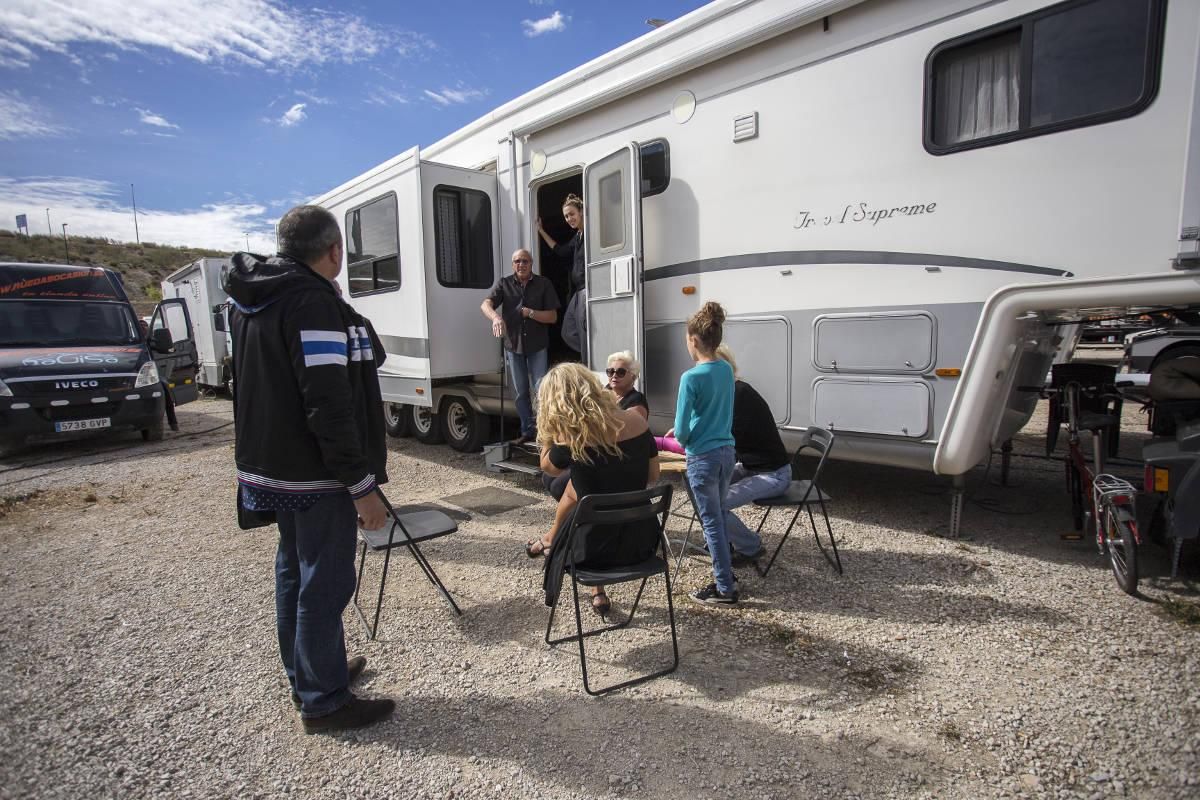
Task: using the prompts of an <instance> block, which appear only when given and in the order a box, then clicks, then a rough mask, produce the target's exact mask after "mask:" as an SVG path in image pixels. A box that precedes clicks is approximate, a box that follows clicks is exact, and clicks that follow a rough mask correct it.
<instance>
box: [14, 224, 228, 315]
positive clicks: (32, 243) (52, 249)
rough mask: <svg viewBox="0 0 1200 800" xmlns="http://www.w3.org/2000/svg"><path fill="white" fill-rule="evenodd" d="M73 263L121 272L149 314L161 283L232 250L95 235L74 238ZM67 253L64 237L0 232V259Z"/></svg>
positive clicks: (53, 258)
mask: <svg viewBox="0 0 1200 800" xmlns="http://www.w3.org/2000/svg"><path fill="white" fill-rule="evenodd" d="M69 245H70V257H71V263H72V264H88V265H91V266H97V267H108V268H110V269H114V270H116V271H117V272H119V273H121V275H122V277H123V278H124V279H125V291H126V292H127V293H128V294H129V299H130V300H132V301H133V305H134V308H135V309H137V312H138V313H139V314H149V313H150V311H151V310H153V307H154V304H155V303H157V302H158V301H159V300H160V299H161V297H162V291H161V289H160V288H159V284H160V283H161V282H162V279H163V278H165V277H167V276H168V275H170V274H171V273H172V272H174V271H175V270H177V269H179V268H180V267H182V266H184V265H185V264H190V263H191V262H193V261H195V260H196V259H198V258H224V257H225V256H228V255H229V253H223V252H221V251H219V250H204V249H202V248H198V247H171V246H170V245H165V244H154V243H153V242H142V244H141V245H136V244H132V243H130V242H114V241H112V240H111V239H102V238H96V237H92V236H72V237H71V238H70V242H69ZM66 258H67V252H66V250H64V247H63V239H62V237H61V236H37V235H34V236H22V235H19V234H16V233H13V232H12V231H0V261H25V262H30V263H34V264H62V263H64V262H65V261H66Z"/></svg>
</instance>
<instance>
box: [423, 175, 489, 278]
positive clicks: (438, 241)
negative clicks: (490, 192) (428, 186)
mask: <svg viewBox="0 0 1200 800" xmlns="http://www.w3.org/2000/svg"><path fill="white" fill-rule="evenodd" d="M433 208H434V229H433V236H434V243H435V246H436V250H437V278H438V283H440V284H441V285H442V286H447V287H451V288H466V289H487V288H488V287H489V286H491V285H492V283H493V282H494V280H495V275H496V264H495V259H494V257H493V254H492V202H491V200H489V199H488V196H487V195H486V194H484V193H483V192H477V191H474V190H472V189H461V188H457V187H453V186H438V187H437V188H436V189H434V190H433Z"/></svg>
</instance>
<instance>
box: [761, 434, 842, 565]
mask: <svg viewBox="0 0 1200 800" xmlns="http://www.w3.org/2000/svg"><path fill="white" fill-rule="evenodd" d="M833 439H834V436H833V433H832V432H831V431H827V430H825V429H824V428H818V427H812V428H809V429H807V430H806V431H804V433H802V434H800V445H799V446H798V447H797V448H796V452H795V454H794V455H793V456H792V482H791V484H790V485H789V486H788V488H787V491H785V492H783V494H779V495H776V496H774V497H763V498H760V499H758V500H755V501H754V505H756V506H759V507H760V508H765V509H766V512H764V513H763V517H762V519H761V520H759V521H758V532H759V533H760V534H761V533H762V529H763V524H764V523H765V522H766V521H767V517H768V516H770V514H771V510H772V509H775V508H789V507H793V506H794V507H795V509H796V513H795V514H793V515H792V520H791V522H789V523H788V526H787V530H785V531H784V532H783V538H781V539H780V540H779V544H778V545H777V546H776V547H775V552H774V553H772V554H771V560H770V561H768V562H767V566H766V567H764V568H762V569H759V567H758V565H757V564H755V569H756V570H758V574H759V575H761V576H762V577H764V578H765V577H767V573H768V572H770V571H771V565H772V564H774V563H775V559H776V558H777V557H778V556H779V551H780V550H782V549H783V543H784V542H786V541H787V538H788V536H789V535H790V534H791V532H792V528H793V527H794V526H795V524H796V520H797V519H799V517H800V512H801V511H807V512H808V521H809V524H810V525H811V526H812V532H813V537H814V538H815V539H816V540H817V547H818V548H820V550H821V555H823V556H825V560H826V561H828V562H829V564H830V566H832V567H833V568H834V569H836V570H837V572H838V574H839V575H841V574H842V557H841V556H840V555H838V549H837V540H836V539H835V538H834V536H833V528H832V527H831V526H830V524H829V511H828V509H826V508H825V503H826V501H828V500H832V499H833V498H831V497H830V496H829V495H827V494H825V492H823V491H821V488H820V487H819V486H818V485H817V481H818V480H819V479H820V477H821V470H823V469H824V468H825V460H826V459H827V458H828V457H829V451H830V450H832V449H833ZM805 450H812V451H814V452H815V453H816V454H817V455H819V456H820V460H818V461H817V468H816V470H814V471H813V474H812V477H811V478H809V479H807V480H796V475H798V474H800V456H801V455H802V454H803V452H804V451H805ZM814 505H819V506H820V507H821V514H822V515H823V516H824V517H825V530H826V532H827V533H828V534H829V544H830V546H831V547H832V549H833V558H830V557H829V552H828V551H827V550H826V549H825V545H823V544H821V536H820V534H819V533H818V532H817V521H816V519H815V518H814V517H813V512H812V507H813V506H814Z"/></svg>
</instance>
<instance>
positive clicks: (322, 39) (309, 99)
mask: <svg viewBox="0 0 1200 800" xmlns="http://www.w3.org/2000/svg"><path fill="white" fill-rule="evenodd" d="M702 5H704V2H703V0H640V1H638V0H592V2H588V3H584V2H574V0H491V1H490V2H485V1H484V0H439V2H421V3H416V2H406V1H405V0H392V1H391V2H387V1H386V0H362V1H360V2H344V3H338V4H335V5H325V6H315V5H306V4H300V3H294V2H285V1H284V0H62V1H60V2H58V3H55V4H51V3H48V2H45V0H2V2H0V87H3V88H0V228H4V229H8V230H15V228H16V223H15V215H16V214H20V213H24V214H27V215H28V217H29V224H30V228H31V230H32V232H34V233H46V232H47V223H46V212H45V209H46V208H47V207H49V209H50V220H51V226H52V227H53V229H54V232H55V233H61V225H62V223H64V222H65V223H68V232H69V233H72V234H78V235H95V236H108V237H110V238H113V239H119V240H128V241H132V240H133V238H134V231H133V216H132V213H131V210H130V184H131V183H132V184H134V186H135V189H136V195H137V205H138V212H139V214H138V224H139V227H140V233H141V238H142V240H143V241H156V242H164V243H170V244H189V245H202V246H208V247H216V248H221V249H233V248H241V247H244V246H245V241H246V239H245V236H244V235H243V232H244V231H249V232H250V236H249V239H250V244H251V246H252V247H256V248H257V249H260V250H262V249H270V246H271V245H270V243H271V242H273V240H274V237H273V235H272V229H273V222H274V220H276V219H277V218H278V217H279V215H280V214H281V213H282V212H283V211H285V210H287V208H289V207H291V206H292V205H295V204H296V203H298V202H302V201H303V200H305V199H307V198H310V197H312V196H315V195H317V194H320V193H321V192H323V191H325V190H327V189H330V188H332V187H333V186H335V185H337V184H339V183H341V182H342V181H344V180H346V179H348V178H351V177H353V176H354V175H357V174H359V173H360V172H362V171H364V170H366V169H369V168H370V167H372V166H374V165H375V164H378V163H380V162H381V161H384V160H386V159H388V158H390V157H392V156H394V155H396V154H397V153H399V152H401V151H403V150H405V149H408V148H409V147H411V146H412V145H414V144H419V145H428V144H431V143H433V142H434V141H436V140H438V139H439V138H441V137H442V136H444V135H446V134H447V133H450V132H452V131H454V130H456V129H458V128H460V127H462V126H463V125H465V124H467V123H469V122H470V121H472V120H474V119H476V118H477V117H479V116H482V115H483V114H485V113H487V112H488V111H490V110H491V109H493V108H495V107H497V106H499V105H501V104H503V103H504V102H506V101H508V100H510V99H512V98H514V97H516V96H518V95H520V94H522V93H524V92H526V91H528V90H530V89H532V88H534V87H536V86H538V85H540V84H542V83H544V82H545V81H547V80H550V79H551V78H553V77H555V76H557V75H560V74H562V73H563V72H566V71H568V70H570V69H572V68H574V67H576V66H579V65H580V64H582V63H584V62H586V61H589V60H590V59H592V58H595V57H596V56H598V55H601V54H603V53H605V52H607V51H609V50H611V49H613V48H614V47H617V46H619V45H621V44H623V43H625V42H628V41H630V40H632V39H635V38H637V37H638V36H641V35H642V34H644V33H646V32H648V31H649V30H650V28H649V27H648V26H647V25H646V23H645V20H646V18H647V17H658V18H663V19H668V20H670V19H677V18H678V17H681V16H683V15H684V14H686V13H688V12H690V11H693V10H695V9H696V8H699V7H700V6H702Z"/></svg>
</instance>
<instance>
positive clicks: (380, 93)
mask: <svg viewBox="0 0 1200 800" xmlns="http://www.w3.org/2000/svg"><path fill="white" fill-rule="evenodd" d="M367 102H368V103H371V104H372V105H376V106H395V105H407V104H408V98H407V97H405V96H404V95H403V94H401V93H400V92H397V91H395V90H393V89H384V88H383V87H376V88H374V89H372V90H371V91H370V93H369V94H368V95H367Z"/></svg>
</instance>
